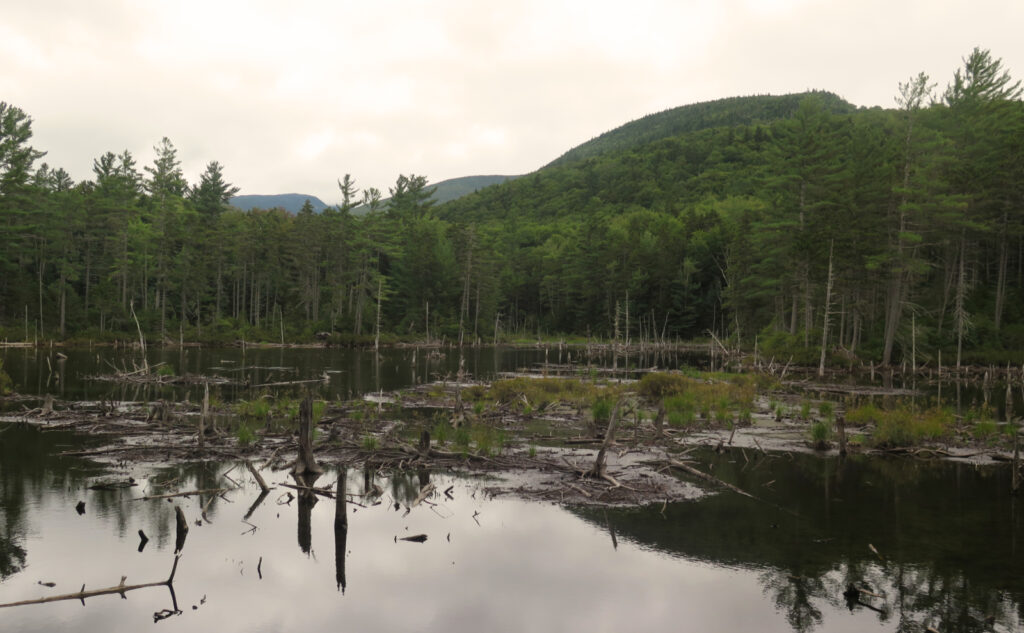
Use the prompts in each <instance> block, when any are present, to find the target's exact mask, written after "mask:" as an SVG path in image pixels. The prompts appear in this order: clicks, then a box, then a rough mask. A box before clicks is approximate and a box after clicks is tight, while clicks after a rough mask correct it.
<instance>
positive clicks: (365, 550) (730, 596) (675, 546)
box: [0, 425, 1024, 633]
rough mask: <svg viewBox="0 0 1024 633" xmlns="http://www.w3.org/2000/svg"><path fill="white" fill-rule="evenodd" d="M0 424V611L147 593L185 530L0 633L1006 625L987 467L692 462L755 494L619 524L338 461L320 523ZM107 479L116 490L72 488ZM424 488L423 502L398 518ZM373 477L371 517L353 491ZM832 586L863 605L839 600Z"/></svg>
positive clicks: (1007, 573) (1010, 591)
mask: <svg viewBox="0 0 1024 633" xmlns="http://www.w3.org/2000/svg"><path fill="white" fill-rule="evenodd" d="M2 428H3V431H2V432H0V447H2V457H3V460H2V462H0V485H2V494H3V497H2V513H3V523H2V528H0V603H4V604H6V603H10V602H15V601H21V600H27V599H35V598H44V597H48V596H56V595H61V594H68V593H75V592H77V591H79V590H80V588H81V587H82V585H83V584H84V585H85V587H86V590H90V589H99V588H103V587H111V586H114V585H117V584H118V583H119V582H120V579H121V576H127V579H126V584H127V585H132V584H141V583H150V582H159V581H163V580H166V579H167V577H168V575H169V572H170V570H171V567H172V564H173V561H174V555H173V551H174V546H175V512H174V508H175V506H180V507H181V508H182V510H183V511H184V515H185V516H186V517H187V519H188V522H189V525H190V530H189V533H188V535H187V539H186V542H185V545H184V547H183V551H182V557H181V559H180V561H179V564H178V566H177V569H176V572H175V576H174V581H173V585H172V588H173V592H172V591H171V589H170V588H168V587H167V586H155V587H149V588H144V589H138V590H134V591H131V592H128V593H125V595H124V598H123V599H122V598H121V597H120V596H118V595H116V594H113V595H103V596H98V597H92V598H88V599H87V600H86V601H85V603H84V605H83V604H82V602H80V601H78V600H67V601H61V602H51V603H45V604H35V605H28V606H18V607H9V608H2V609H0V622H2V623H3V628H4V630H16V631H26V632H35V631H52V630H75V631H89V632H92V631H95V632H103V633H108V632H117V631H138V630H140V629H143V628H146V627H148V626H150V625H153V626H156V627H158V630H168V631H169V630H180V631H195V630H199V631H212V630H216V631H219V632H221V633H227V632H231V631H291V630H336V629H339V628H341V629H346V630H359V631H408V630H422V631H452V632H460V631H466V632H470V631H474V632H475V631H515V632H521V631H524V630H528V631H568V630H591V631H626V630H629V631H659V632H661V631H666V630H679V629H680V628H683V629H686V630H699V631H737V630H757V631H780V632H781V631H812V630H821V631H864V630H880V631H924V630H925V627H926V626H932V627H934V628H935V629H936V630H939V631H982V630H997V631H1021V630H1024V608H1022V605H1024V577H1022V576H1021V574H1020V569H1021V568H1022V567H1021V566H1022V563H1024V553H1022V551H1021V548H1022V547H1024V541H1022V536H1024V532H1022V525H1024V523H1022V520H1024V504H1021V503H1020V502H1019V501H1015V500H1013V499H1012V497H1011V496H1010V495H1009V490H1008V485H1009V483H1008V477H1007V476H1006V475H1007V473H1006V470H1005V469H1002V470H999V469H992V468H978V467H976V466H973V465H970V464H966V463H951V462H928V463H925V462H920V461H911V460H888V459H877V458H875V459H868V458H863V457H861V458H851V459H847V460H845V461H844V462H842V463H840V462H839V461H838V460H836V459H821V458H817V457H814V456H809V455H789V456H786V455H779V456H771V457H763V458H760V459H750V460H746V461H745V460H744V459H742V458H740V457H739V455H738V454H734V455H732V456H728V455H726V456H718V455H713V454H709V455H705V456H702V459H703V460H704V461H705V463H706V464H708V466H709V467H710V468H711V469H712V472H715V473H716V474H717V475H718V476H719V477H721V478H723V479H725V480H727V481H731V482H734V483H736V484H738V485H740V486H742V487H744V488H745V489H747V490H754V491H757V493H758V496H759V497H760V500H751V499H748V498H745V497H741V496H739V495H736V494H733V493H730V492H721V493H712V494H708V495H707V496H705V497H703V498H701V499H699V500H695V501H691V502H685V503H677V504H668V505H664V506H663V505H661V504H655V505H654V506H652V507H646V508H635V509H603V508H572V507H569V508H563V507H560V506H557V505H551V504H544V503H537V502H529V501H523V500H518V499H515V498H509V497H504V496H499V497H495V496H493V495H492V494H491V492H490V491H489V489H490V487H491V482H490V480H488V479H486V478H471V477H463V476H454V475H452V474H446V473H426V472H423V473H418V474H417V473H396V472H382V473H364V472H363V471H357V470H349V471H346V473H347V476H346V490H347V491H348V493H349V495H350V496H349V499H350V503H348V505H347V511H346V516H347V521H348V527H347V530H345V531H344V532H341V531H340V530H336V529H335V513H336V503H335V501H334V500H332V499H329V498H317V500H316V501H315V502H313V503H310V502H309V501H308V500H305V501H303V500H302V499H300V498H297V497H296V495H297V494H298V493H297V492H296V491H294V490H291V489H288V488H286V487H284V486H283V485H282V484H283V483H288V482H290V478H287V477H286V476H285V474H284V473H283V472H279V473H272V472H270V471H269V470H264V475H265V476H266V478H267V479H268V483H270V484H271V485H275V486H276V487H275V488H274V490H272V491H271V492H270V493H269V494H268V495H266V496H265V497H263V498H262V499H260V490H259V488H258V487H257V486H256V485H255V484H254V482H253V479H252V477H251V476H250V475H249V474H248V473H247V472H246V471H245V469H244V468H243V467H241V466H240V465H239V464H237V463H222V462H212V461H211V462H199V463H192V464H187V465H178V466H168V467H155V468H154V467H146V468H144V467H139V466H132V465H127V464H121V465H114V466H110V465H108V466H106V467H104V466H100V465H98V464H91V463H89V462H86V461H81V460H77V459H72V458H60V457H56V456H55V453H56V452H57V451H59V450H61V449H63V448H65V447H67V446H79V445H80V444H81V441H82V440H81V439H80V438H77V437H75V436H72V435H70V434H68V433H64V432H60V431H52V432H43V431H40V430H39V429H37V428H33V427H29V426H26V425H6V426H3V427H2ZM128 477H132V478H133V479H134V481H135V483H136V484H137V485H136V486H134V487H127V488H115V489H111V490H92V489H90V486H92V485H94V484H96V483H97V482H106V483H109V482H125V481H127V478H128ZM337 478H338V471H336V470H335V471H330V472H327V473H325V474H324V475H323V476H322V477H321V480H320V483H322V484H326V485H328V486H330V487H332V488H333V486H334V482H335V481H336V480H337ZM427 480H429V482H430V483H432V484H434V486H435V492H433V493H432V494H430V495H429V496H428V497H427V498H426V499H425V500H424V501H423V502H422V503H420V504H418V505H414V503H415V499H416V497H417V496H418V495H419V492H420V490H421V488H422V487H423V485H424V484H425V483H426V482H427ZM236 486H237V487H236ZM374 486H376V487H379V489H380V491H381V492H382V494H381V495H380V498H379V503H376V505H375V504H374V503H375V501H374V500H373V499H372V498H367V497H364V496H362V495H363V494H364V493H366V492H367V491H368V490H371V491H372V490H374ZM219 488H228V490H227V491H226V492H224V493H221V494H219V495H218V494H212V493H208V494H200V495H193V496H190V497H174V498H170V499H166V500H165V499H155V500H148V501H146V500H140V498H141V497H143V496H144V495H161V494H171V493H174V492H178V491H189V490H209V489H219ZM446 492H447V494H445V493H446ZM79 502H84V507H83V508H82V509H83V513H82V514H79V513H78V512H77V511H76V505H77V504H78V503H79ZM204 513H205V519H204V518H203V515H204ZM139 530H142V531H143V532H144V533H145V534H146V535H147V536H148V538H149V542H148V543H147V544H146V545H145V547H143V548H141V551H140V548H139V545H140V537H139ZM421 534H422V535H425V536H426V537H427V538H426V541H425V542H422V543H420V542H410V541H403V540H399V539H402V538H405V537H410V536H416V535H421ZM40 583H53V584H54V586H52V587H51V586H47V585H46V584H40ZM851 583H853V584H856V585H858V587H860V588H862V589H865V591H869V592H870V594H873V595H868V594H861V595H859V596H856V597H854V598H853V599H850V600H847V599H845V598H844V596H843V593H844V591H845V590H846V588H847V586H848V585H849V584H851Z"/></svg>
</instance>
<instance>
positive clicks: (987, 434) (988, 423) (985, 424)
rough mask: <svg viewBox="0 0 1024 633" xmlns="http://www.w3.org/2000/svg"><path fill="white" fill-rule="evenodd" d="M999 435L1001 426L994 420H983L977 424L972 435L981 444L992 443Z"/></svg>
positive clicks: (972, 430)
mask: <svg viewBox="0 0 1024 633" xmlns="http://www.w3.org/2000/svg"><path fill="white" fill-rule="evenodd" d="M998 434H999V425H998V424H996V422H995V421H994V420H982V421H980V422H976V423H975V424H974V427H973V428H972V429H971V435H973V436H974V439H976V440H978V441H979V442H986V443H989V442H992V441H993V440H994V439H995V438H996V436H997V435H998Z"/></svg>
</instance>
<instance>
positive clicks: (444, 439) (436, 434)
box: [430, 420, 452, 446]
mask: <svg viewBox="0 0 1024 633" xmlns="http://www.w3.org/2000/svg"><path fill="white" fill-rule="evenodd" d="M451 428H452V425H451V424H449V423H448V422H447V421H446V420H439V421H438V422H437V423H436V424H434V428H433V430H432V431H431V432H430V437H431V438H433V440H434V441H435V442H437V444H438V445H439V446H444V445H445V444H447V443H448V431H450V430H451Z"/></svg>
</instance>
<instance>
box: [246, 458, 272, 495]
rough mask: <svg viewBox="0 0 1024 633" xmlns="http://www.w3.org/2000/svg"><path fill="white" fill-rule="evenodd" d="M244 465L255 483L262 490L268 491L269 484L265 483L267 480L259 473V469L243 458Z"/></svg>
mask: <svg viewBox="0 0 1024 633" xmlns="http://www.w3.org/2000/svg"><path fill="white" fill-rule="evenodd" d="M245 467H246V468H248V469H249V472H250V473H251V474H252V476H253V478H254V479H255V480H256V483H257V484H259V486H260V490H262V491H263V492H269V491H270V486H268V485H267V482H266V481H265V480H264V479H263V475H261V474H260V471H258V470H256V467H255V466H253V465H252V462H250V461H249V460H245Z"/></svg>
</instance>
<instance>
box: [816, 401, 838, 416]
mask: <svg viewBox="0 0 1024 633" xmlns="http://www.w3.org/2000/svg"><path fill="white" fill-rule="evenodd" d="M834 413H835V409H834V408H833V405H832V403H831V402H828V401H827V400H826V401H825V402H822V403H821V404H819V405H818V415H820V416H821V417H822V418H824V419H826V420H831V419H832V416H833V414H834Z"/></svg>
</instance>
